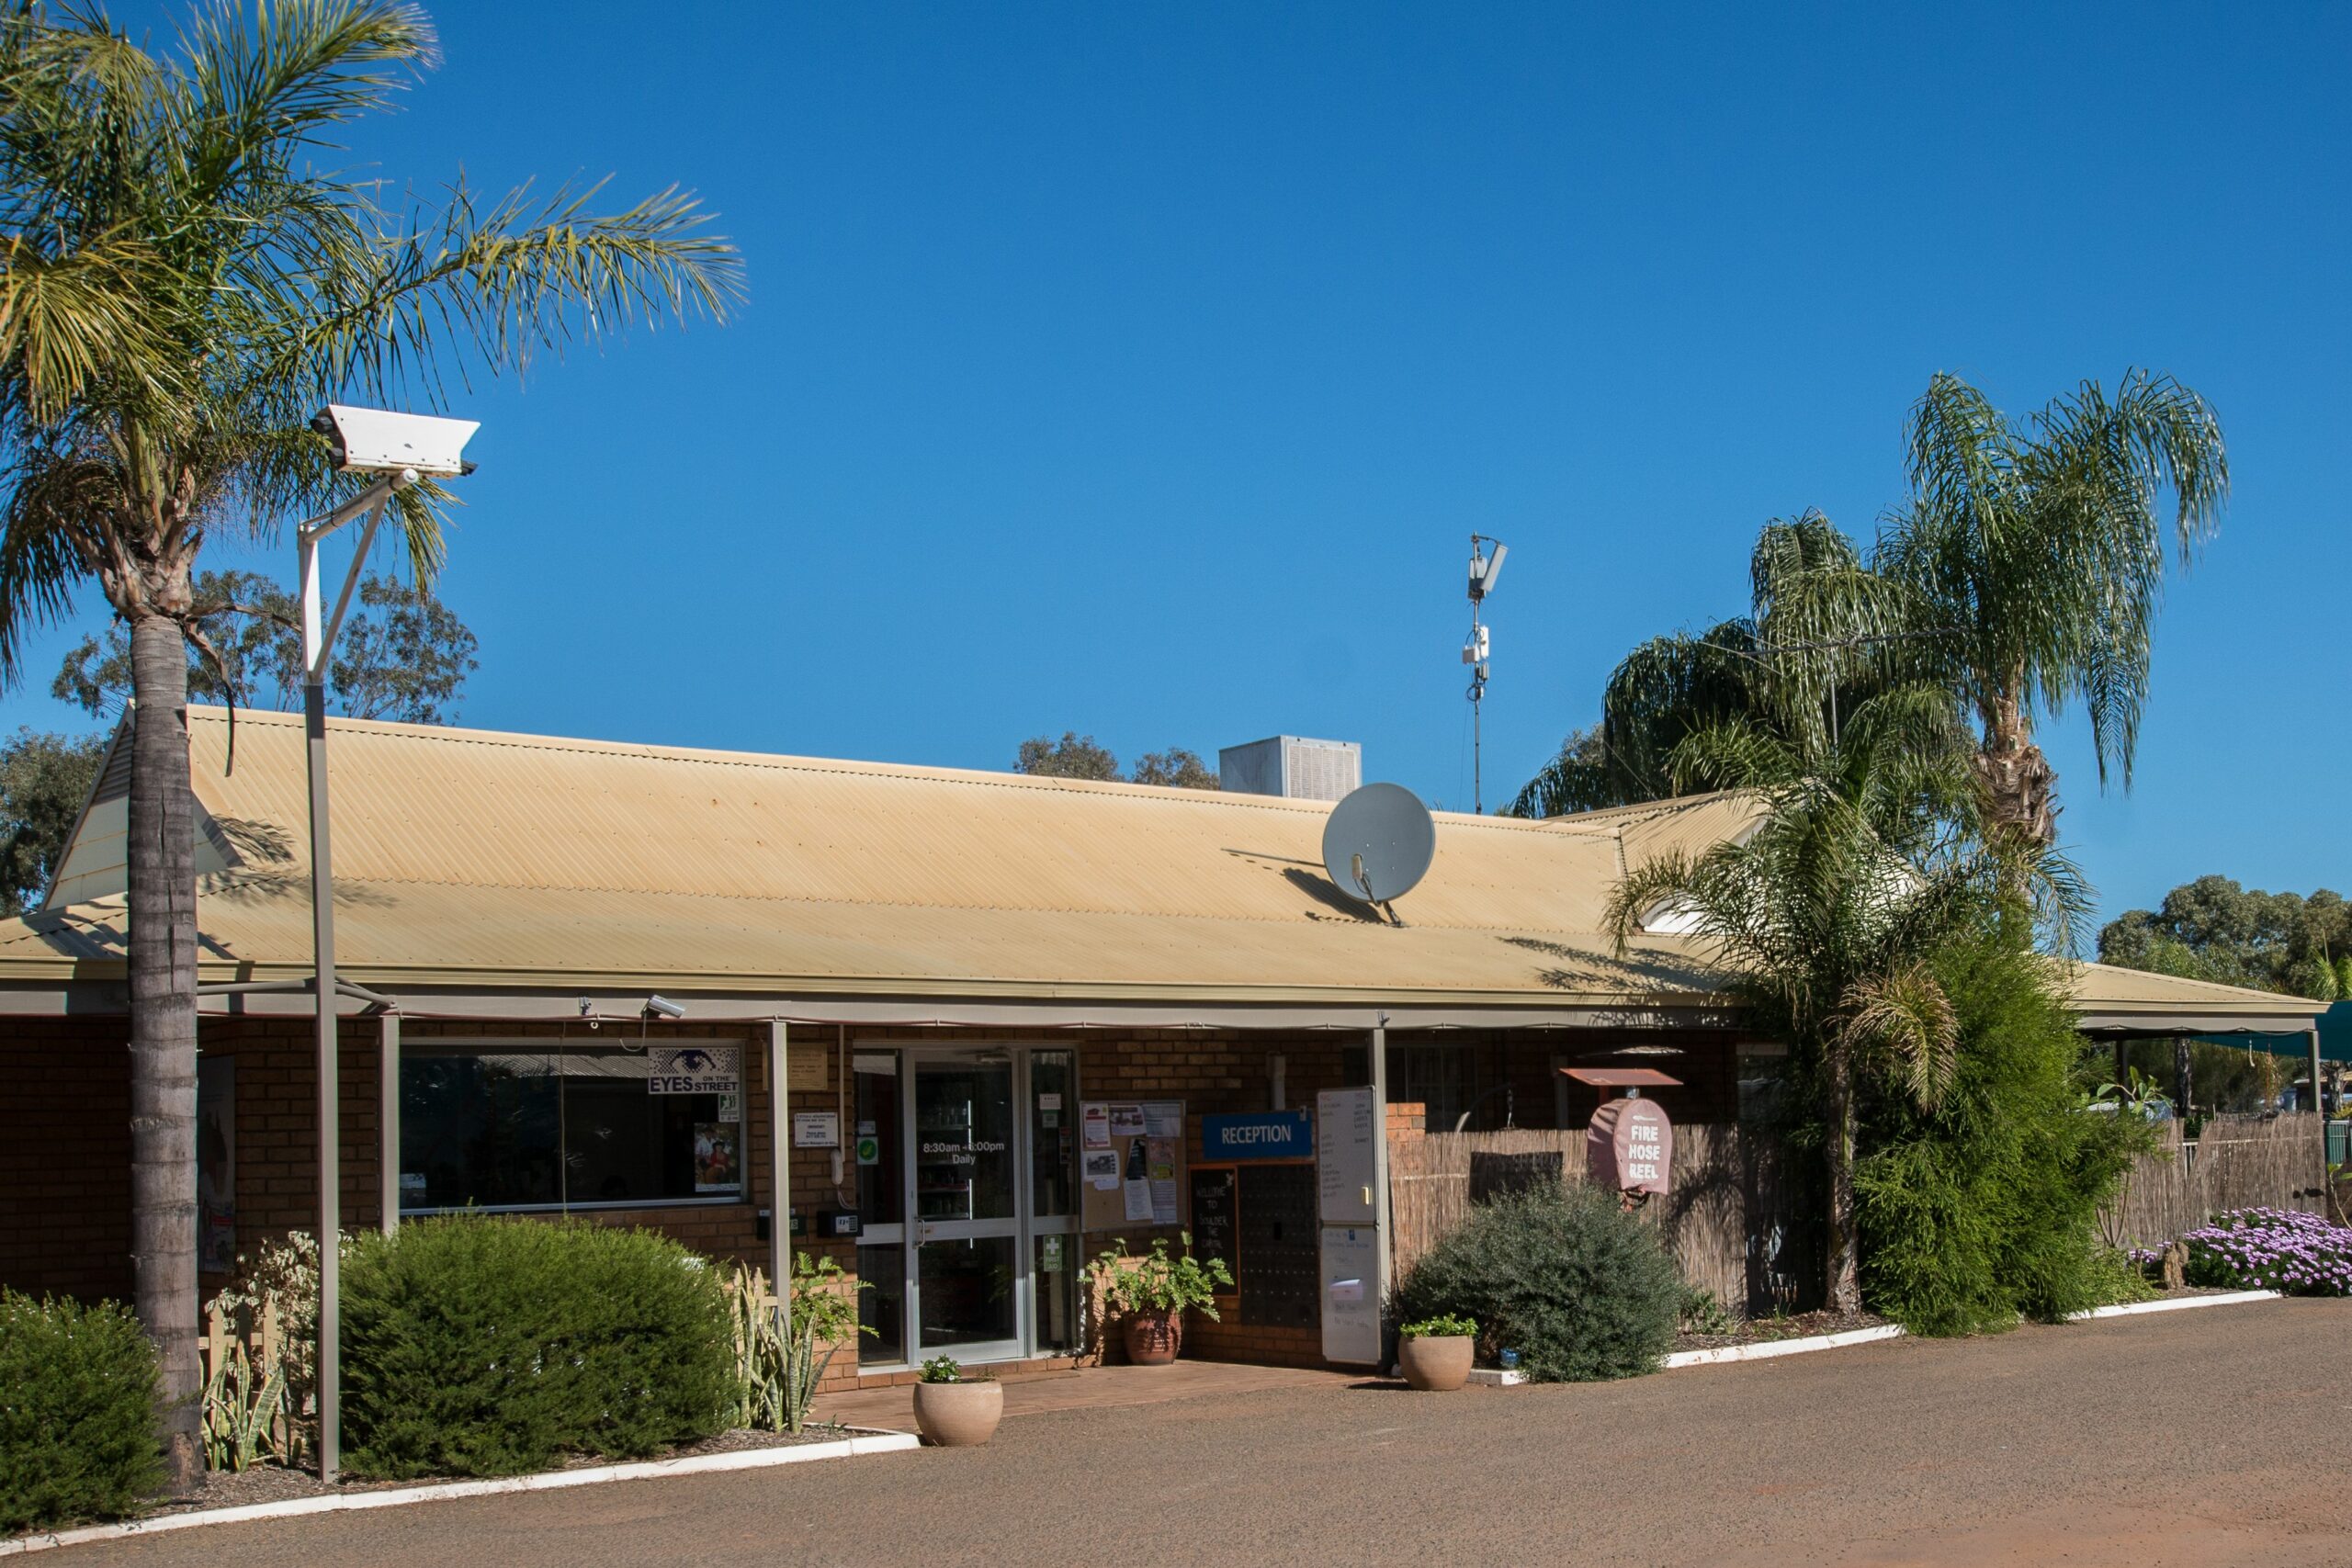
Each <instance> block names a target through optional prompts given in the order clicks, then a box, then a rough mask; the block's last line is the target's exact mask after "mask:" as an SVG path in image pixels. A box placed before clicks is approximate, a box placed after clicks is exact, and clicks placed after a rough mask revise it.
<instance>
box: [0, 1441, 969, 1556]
mask: <svg viewBox="0 0 2352 1568" xmlns="http://www.w3.org/2000/svg"><path fill="white" fill-rule="evenodd" d="M920 1447H922V1438H918V1437H916V1436H915V1434H914V1433H912V1432H860V1433H859V1434H858V1435H857V1436H855V1437H853V1438H843V1439H842V1440H841V1441H840V1442H836V1443H795V1444H792V1445H790V1446H789V1447H786V1448H775V1449H738V1450H735V1451H734V1452H732V1453H723V1454H695V1455H693V1456H691V1457H689V1458H685V1459H656V1460H644V1461H638V1462H635V1463H631V1464H599V1465H590V1466H587V1467H585V1468H582V1469H580V1470H556V1471H549V1472H547V1473H546V1474H544V1475H514V1476H506V1477H503V1478H502V1479H499V1480H496V1481H447V1482H441V1483H437V1484H435V1485H431V1486H401V1487H396V1488H387V1489H386V1490H384V1491H381V1492H346V1493H340V1494H337V1495H332V1496H326V1497H294V1498H289V1499H288V1500H287V1501H285V1502H283V1503H248V1504H246V1505H245V1506H243V1507H240V1508H197V1509H193V1510H191V1511H189V1512H187V1513H185V1514H163V1515H159V1516H158V1517H154V1518H152V1519H133V1520H130V1522H129V1523H127V1524H119V1525H92V1526H90V1527H89V1528H87V1529H74V1530H58V1531H53V1532H51V1533H50V1534H47V1535H28V1536H19V1537H17V1539H16V1540H0V1557H16V1556H22V1555H23V1554H24V1553H26V1552H28V1551H48V1550H49V1549H50V1548H51V1547H53V1546H79V1545H81V1544H83V1543H84V1542H85V1541H93V1540H122V1539H123V1538H125V1537H126V1536H134V1535H160V1534H161V1533H163V1532H164V1531H165V1530H182V1529H195V1528H196V1527H197V1526H198V1525H240V1524H247V1523H251V1522H252V1521H254V1520H255V1519H291V1518H300V1517H302V1516H303V1515H305V1514H343V1513H349V1512H351V1511H353V1510H354V1509H358V1508H397V1507H401V1506H404V1505H406V1504H410V1503H436V1502H440V1501H442V1500H444V1499H446V1498H457V1497H494V1496H497V1495H500V1494H501V1493H505V1492H553V1491H557V1490H559V1489H560V1488H562V1487H566V1486H595V1485H601V1484H602V1483H605V1482H607V1481H650V1480H653V1479H655V1478H656V1477H658V1476H664V1475H707V1474H710V1473H711V1472H715V1471H725V1470H764V1469H766V1468H768V1467H769V1466H771V1465H779V1464H807V1463H809V1461H812V1460H820V1459H847V1458H849V1457H850V1456H851V1455H852V1454H887V1453H896V1452H898V1451H899V1450H903V1449H912V1448H920Z"/></svg>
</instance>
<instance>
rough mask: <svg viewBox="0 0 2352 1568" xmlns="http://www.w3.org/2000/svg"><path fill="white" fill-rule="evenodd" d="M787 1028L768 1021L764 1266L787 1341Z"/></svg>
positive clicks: (789, 1314)
mask: <svg viewBox="0 0 2352 1568" xmlns="http://www.w3.org/2000/svg"><path fill="white" fill-rule="evenodd" d="M789 1038H790V1027H789V1026H788V1025H787V1024H786V1022H785V1021H784V1020H782V1019H780V1018H775V1019H770V1020H769V1021H768V1190H769V1198H768V1202H769V1203H770V1205H771V1208H770V1210H769V1213H768V1269H769V1271H770V1272H771V1273H772V1274H773V1275H774V1276H775V1299H776V1309H777V1311H778V1312H779V1313H780V1314H782V1317H783V1322H782V1324H781V1325H780V1326H781V1327H782V1328H783V1329H784V1330H785V1337H786V1342H787V1343H789V1342H790V1339H791V1329H792V1143H791V1139H790V1136H789V1134H790V1133H791V1131H792V1118H791V1115H790V1114H789V1112H790V1110H791V1108H790V1106H789V1105H787V1104H786V1098H787V1096H788V1094H789V1092H790V1091H789V1090H788V1089H786V1084H788V1083H790V1082H791V1078H790V1077H789V1076H788V1074H787V1066H788V1064H787V1063H786V1052H787V1050H788V1048H789Z"/></svg>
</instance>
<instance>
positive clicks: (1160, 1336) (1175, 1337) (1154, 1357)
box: [1119, 1309, 1184, 1367]
mask: <svg viewBox="0 0 2352 1568" xmlns="http://www.w3.org/2000/svg"><path fill="white" fill-rule="evenodd" d="M1119 1333H1120V1335H1121V1336H1122V1337H1124V1338H1125V1340H1126V1344H1127V1359H1128V1360H1130V1361H1133V1362H1134V1363H1135V1364H1136V1366H1138V1367H1164V1366H1166V1365H1168V1364H1169V1363H1170V1361H1173V1360H1174V1359H1176V1352H1177V1351H1179V1350H1181V1349H1182V1348H1184V1314H1182V1313H1178V1312H1167V1311H1153V1310H1150V1309H1146V1310H1144V1311H1141V1312H1131V1313H1129V1314H1127V1315H1126V1318H1125V1321H1124V1322H1122V1323H1121V1324H1120V1325H1119Z"/></svg>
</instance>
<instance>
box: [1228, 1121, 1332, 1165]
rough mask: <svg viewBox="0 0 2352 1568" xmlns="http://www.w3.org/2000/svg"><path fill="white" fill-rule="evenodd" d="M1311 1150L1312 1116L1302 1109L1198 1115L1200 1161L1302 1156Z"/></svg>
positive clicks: (1312, 1148)
mask: <svg viewBox="0 0 2352 1568" xmlns="http://www.w3.org/2000/svg"><path fill="white" fill-rule="evenodd" d="M1314 1152H1315V1119H1314V1117H1312V1116H1310V1115H1309V1114H1307V1112H1306V1111H1255V1112H1252V1113H1250V1114H1249V1115H1245V1116H1204V1117H1202V1118H1201V1162H1202V1163H1203V1164H1204V1165H1206V1164H1210V1163H1213V1162H1215V1161H1217V1160H1228V1159H1305V1158H1306V1157H1307V1156H1310V1155H1312V1154H1314Z"/></svg>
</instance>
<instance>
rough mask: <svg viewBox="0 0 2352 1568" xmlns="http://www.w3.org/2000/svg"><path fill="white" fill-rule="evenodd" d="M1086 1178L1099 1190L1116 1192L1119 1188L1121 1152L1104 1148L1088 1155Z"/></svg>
mask: <svg viewBox="0 0 2352 1568" xmlns="http://www.w3.org/2000/svg"><path fill="white" fill-rule="evenodd" d="M1086 1179H1087V1181H1088V1182H1089V1183H1091V1185H1092V1186H1093V1188H1094V1190H1096V1191H1097V1192H1115V1191H1117V1190H1118V1189H1119V1152H1118V1151H1117V1150H1116V1149H1104V1150H1102V1151H1101V1152H1100V1153H1090V1154H1088V1155H1087V1156H1086Z"/></svg>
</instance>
